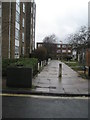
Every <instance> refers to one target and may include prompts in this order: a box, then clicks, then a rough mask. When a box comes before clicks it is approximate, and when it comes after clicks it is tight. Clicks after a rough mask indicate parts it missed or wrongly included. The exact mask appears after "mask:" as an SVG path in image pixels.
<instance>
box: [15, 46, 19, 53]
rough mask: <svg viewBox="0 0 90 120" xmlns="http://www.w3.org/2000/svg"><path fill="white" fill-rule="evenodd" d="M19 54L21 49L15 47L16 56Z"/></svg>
mask: <svg viewBox="0 0 90 120" xmlns="http://www.w3.org/2000/svg"><path fill="white" fill-rule="evenodd" d="M17 53H19V47H18V46H15V54H17Z"/></svg>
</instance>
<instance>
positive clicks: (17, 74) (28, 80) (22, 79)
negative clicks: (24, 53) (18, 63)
mask: <svg viewBox="0 0 90 120" xmlns="http://www.w3.org/2000/svg"><path fill="white" fill-rule="evenodd" d="M6 85H7V86H8V87H16V88H18V87H19V88H31V87H32V68H24V67H9V68H7V81H6Z"/></svg>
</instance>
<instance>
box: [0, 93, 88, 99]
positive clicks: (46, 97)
mask: <svg viewBox="0 0 90 120" xmlns="http://www.w3.org/2000/svg"><path fill="white" fill-rule="evenodd" d="M0 96H6V97H31V98H42V99H43V98H44V99H48V98H49V99H90V97H84V96H83V97H61V96H40V95H26V94H5V93H3V94H0Z"/></svg>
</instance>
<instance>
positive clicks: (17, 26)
mask: <svg viewBox="0 0 90 120" xmlns="http://www.w3.org/2000/svg"><path fill="white" fill-rule="evenodd" d="M16 28H17V29H18V30H20V24H19V23H18V22H16Z"/></svg>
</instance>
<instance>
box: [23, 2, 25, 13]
mask: <svg viewBox="0 0 90 120" xmlns="http://www.w3.org/2000/svg"><path fill="white" fill-rule="evenodd" d="M23 12H24V13H25V3H23Z"/></svg>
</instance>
